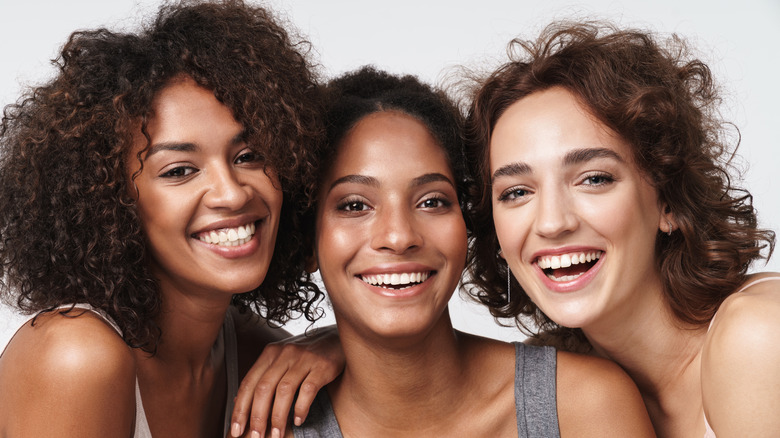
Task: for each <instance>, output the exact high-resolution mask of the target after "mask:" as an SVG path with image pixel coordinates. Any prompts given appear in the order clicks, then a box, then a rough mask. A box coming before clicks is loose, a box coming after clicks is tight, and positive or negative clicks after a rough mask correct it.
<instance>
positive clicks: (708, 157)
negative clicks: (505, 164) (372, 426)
mask: <svg viewBox="0 0 780 438" xmlns="http://www.w3.org/2000/svg"><path fill="white" fill-rule="evenodd" d="M689 52H690V50H689V49H688V47H687V46H686V44H685V42H684V41H683V40H681V39H680V38H678V37H672V38H669V39H666V40H663V41H662V40H659V39H658V38H657V37H655V36H653V35H652V34H649V33H647V32H643V31H638V30H620V29H617V28H616V27H614V26H612V25H610V24H604V23H580V24H572V23H566V22H563V23H553V24H552V25H550V26H548V27H547V28H546V29H545V30H544V31H543V32H542V34H541V36H540V37H539V38H538V39H537V40H536V41H522V40H518V39H516V40H513V41H512V42H511V43H510V45H509V53H510V62H508V63H506V64H504V65H503V66H501V67H500V68H498V69H497V70H496V71H495V72H493V73H492V74H491V75H490V76H489V77H488V78H487V79H485V80H484V81H482V83H481V86H480V87H479V88H478V89H477V90H476V91H475V92H474V95H473V100H472V103H471V107H470V109H469V114H468V117H467V122H466V125H467V127H466V134H465V136H466V147H467V152H466V155H467V162H468V163H469V165H470V171H471V173H472V176H473V178H474V180H475V185H474V190H473V192H472V193H471V194H470V195H471V198H470V202H471V203H472V206H473V208H472V209H471V211H470V215H471V219H472V221H473V235H474V240H473V247H472V251H471V252H470V255H469V261H468V273H469V277H470V280H469V286H470V290H469V292H470V293H471V295H472V296H473V297H475V298H476V299H478V300H479V301H481V302H482V303H484V304H486V305H487V306H489V307H490V308H491V312H492V314H493V315H494V316H496V317H515V318H516V322H517V325H518V327H519V328H521V329H523V330H524V331H525V332H526V333H528V334H533V331H532V330H531V329H530V325H529V324H528V322H529V321H530V322H531V323H532V324H534V325H536V327H537V328H538V329H540V330H541V331H543V332H556V331H557V332H558V333H568V334H571V335H575V337H577V338H579V339H580V340H582V339H584V338H583V337H582V333H581V332H579V331H573V330H568V331H567V329H565V328H561V327H558V326H557V325H556V324H555V323H554V322H553V321H551V320H550V319H549V318H547V316H546V315H544V313H543V312H542V311H541V310H540V309H539V308H538V307H537V306H536V305H535V304H534V303H533V302H531V300H530V298H529V297H528V296H527V295H526V294H525V293H522V294H519V295H521V297H520V298H518V299H514V297H516V296H517V295H518V294H516V293H515V290H520V291H522V288H521V287H520V285H519V284H517V282H516V281H513V284H512V289H513V291H512V296H513V300H512V302H510V303H507V300H506V298H504V297H506V289H507V286H506V275H507V269H508V268H507V265H506V263H503V262H502V261H501V259H500V257H499V256H498V249H499V245H498V239H497V237H496V231H495V227H494V224H493V217H492V207H491V195H490V194H491V189H490V174H489V172H490V170H489V145H490V141H491V133H492V130H493V128H494V126H495V124H496V122H497V120H498V119H499V118H500V117H501V115H502V114H503V112H504V111H505V110H506V109H507V108H508V107H509V106H510V105H512V104H513V103H514V102H517V101H518V100H520V99H522V98H523V97H525V96H528V95H529V94H531V93H535V92H539V91H542V90H545V89H548V88H550V87H564V88H565V89H567V90H568V91H570V92H571V93H573V94H574V95H575V96H577V98H578V99H579V100H580V102H581V103H582V104H583V105H584V106H585V107H586V108H588V109H589V111H590V113H591V114H592V115H593V116H595V117H596V118H597V119H598V120H599V121H601V122H602V123H604V124H605V125H606V126H607V127H609V128H611V129H612V130H613V131H614V132H616V133H618V134H619V135H620V136H621V137H622V138H623V139H624V140H626V141H627V142H628V143H629V144H630V145H631V146H632V152H633V159H634V162H635V163H637V164H638V167H639V169H640V171H641V172H643V173H644V174H645V175H646V176H647V177H648V180H649V181H651V183H652V184H653V186H654V187H655V189H656V190H657V193H658V196H659V200H660V201H661V202H662V203H665V204H666V205H667V206H668V208H669V209H670V210H669V211H670V212H671V214H672V215H673V217H674V219H675V221H676V223H677V225H678V226H679V232H677V233H674V234H673V235H671V236H667V235H666V234H663V233H660V232H659V234H658V236H657V238H656V246H655V255H656V257H655V259H656V263H657V268H658V270H659V272H660V273H661V276H662V280H663V285H664V293H665V297H666V301H667V302H668V305H669V306H670V308H671V310H672V311H673V314H674V315H675V316H676V317H677V318H678V319H679V320H680V321H682V322H684V323H688V324H703V323H706V322H707V321H709V320H710V319H712V317H713V315H714V313H715V312H716V310H717V309H718V307H719V306H720V304H721V303H722V302H723V300H724V299H725V298H726V297H727V296H728V295H730V294H731V293H733V292H734V291H735V289H736V288H737V287H738V285H740V284H741V283H743V282H744V281H745V276H746V273H747V270H748V268H749V265H750V264H751V262H753V261H754V260H756V259H758V258H761V257H762V254H761V252H762V250H763V249H768V254H767V255H766V258H768V257H769V256H771V253H772V251H773V249H774V238H775V236H774V233H773V232H772V231H769V230H761V229H758V227H757V220H756V213H755V211H754V209H753V206H752V197H751V195H750V194H749V193H748V192H747V191H746V190H743V189H740V188H738V187H736V186H734V184H733V182H732V179H731V177H730V176H729V170H732V166H731V165H730V160H731V158H732V157H733V153H734V150H736V145H735V146H734V148H733V149H734V150H731V148H730V147H729V145H728V144H727V142H726V140H725V138H726V137H727V136H726V135H725V125H726V124H725V123H723V122H722V121H721V120H720V119H719V116H718V112H717V105H718V104H719V102H720V100H719V97H718V93H717V90H716V89H715V86H714V85H713V81H712V77H711V74H710V70H709V68H708V67H707V66H706V65H705V64H704V63H703V62H701V61H700V60H697V59H692V58H691V56H690V55H689ZM737 144H738V142H737Z"/></svg>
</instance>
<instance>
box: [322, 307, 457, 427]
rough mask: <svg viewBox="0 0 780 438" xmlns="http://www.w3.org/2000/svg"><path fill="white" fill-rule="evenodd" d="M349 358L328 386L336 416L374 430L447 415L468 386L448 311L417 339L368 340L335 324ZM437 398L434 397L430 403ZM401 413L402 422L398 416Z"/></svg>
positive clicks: (427, 423)
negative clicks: (341, 372) (461, 383)
mask: <svg viewBox="0 0 780 438" xmlns="http://www.w3.org/2000/svg"><path fill="white" fill-rule="evenodd" d="M339 332H340V336H341V339H342V345H343V348H344V354H345V356H346V359H347V366H346V367H345V369H344V373H343V375H342V377H341V378H340V379H339V380H337V381H336V382H334V383H333V384H332V385H331V386H329V388H328V390H329V393H330V395H331V398H332V400H333V406H334V410H336V412H337V415H339V417H340V418H353V419H355V421H356V422H358V421H361V422H364V424H370V425H371V426H370V427H372V428H374V430H384V431H386V432H388V431H398V430H399V428H404V429H407V430H409V431H417V432H419V431H420V430H424V428H425V427H430V425H431V422H432V421H431V419H446V418H447V415H448V413H450V412H452V411H454V409H453V403H455V402H456V401H457V400H464V399H468V397H465V396H464V395H463V394H457V392H458V389H459V388H464V387H466V385H453V382H459V381H463V380H464V378H466V374H467V372H466V371H467V370H466V369H467V366H466V360H465V359H464V357H463V356H464V355H463V354H462V348H461V347H462V346H461V341H460V335H459V334H457V333H456V332H454V330H453V329H452V324H451V322H450V319H449V314H447V313H446V312H445V313H444V314H443V316H442V317H441V318H440V320H439V321H438V323H437V324H436V325H435V326H434V327H433V329H432V330H431V331H430V332H429V333H426V334H425V335H421V336H420V337H418V338H416V339H403V340H398V339H395V340H386V339H384V340H383V339H381V338H372V339H369V338H367V337H365V336H363V335H362V334H361V333H358V331H353V330H350V329H346V330H345V329H342V328H340V329H339ZM432 401H437V402H432ZM399 418H403V419H404V421H398V419H399Z"/></svg>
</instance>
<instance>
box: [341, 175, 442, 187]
mask: <svg viewBox="0 0 780 438" xmlns="http://www.w3.org/2000/svg"><path fill="white" fill-rule="evenodd" d="M437 181H444V182H446V183H448V184H449V185H451V186H453V187H455V184H453V182H452V181H451V180H450V179H449V178H447V177H446V176H445V175H442V174H441V173H426V174H425V175H421V176H418V177H417V178H415V179H413V180H412V182H411V183H410V184H409V185H410V186H411V187H419V186H422V185H425V184H428V183H432V182H437ZM346 183H354V184H363V185H367V186H371V187H379V186H380V184H379V180H378V179H376V178H374V177H373V176H366V175H346V176H342V177H341V178H339V179H337V180H336V181H333V183H332V184H331V185H330V187H329V188H328V190H329V191H330V190H333V188H334V187H336V186H337V185H339V184H346Z"/></svg>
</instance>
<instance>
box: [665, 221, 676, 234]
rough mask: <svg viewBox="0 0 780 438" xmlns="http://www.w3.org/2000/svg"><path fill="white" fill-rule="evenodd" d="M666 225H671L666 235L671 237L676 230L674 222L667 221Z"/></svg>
mask: <svg viewBox="0 0 780 438" xmlns="http://www.w3.org/2000/svg"><path fill="white" fill-rule="evenodd" d="M666 225H669V231H667V232H666V235H668V236H671V235H672V231H674V229H673V228H672V221H670V220H669V219H667V220H666Z"/></svg>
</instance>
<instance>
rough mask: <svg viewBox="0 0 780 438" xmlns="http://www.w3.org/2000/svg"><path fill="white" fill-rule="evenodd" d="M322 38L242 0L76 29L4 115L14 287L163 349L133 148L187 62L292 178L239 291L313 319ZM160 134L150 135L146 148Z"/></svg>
mask: <svg viewBox="0 0 780 438" xmlns="http://www.w3.org/2000/svg"><path fill="white" fill-rule="evenodd" d="M308 47H309V46H308V43H307V42H305V41H300V42H296V41H294V40H293V38H292V36H291V35H290V34H288V32H287V31H286V30H285V29H284V28H283V27H282V25H281V24H280V23H279V22H277V21H276V20H275V19H274V17H272V16H271V14H270V13H269V12H268V11H267V10H265V9H263V8H260V7H254V6H250V5H247V4H244V3H243V2H242V1H240V0H225V1H220V2H182V3H177V4H169V5H164V6H162V7H161V8H160V10H159V12H158V14H157V16H156V19H155V20H154V21H153V22H152V23H150V24H149V25H147V26H145V27H144V28H143V29H141V30H140V31H139V32H137V33H115V32H112V31H110V30H107V29H104V28H101V29H97V30H92V31H78V32H74V33H73V34H72V35H71V36H70V38H69V39H68V41H67V43H66V44H65V45H64V47H63V49H62V52H61V54H60V56H59V58H58V59H57V60H55V61H54V62H55V65H56V66H57V67H58V74H57V76H56V77H55V78H54V79H53V80H52V81H50V82H49V83H48V84H46V85H44V86H41V87H38V88H35V89H33V90H31V91H28V92H27V93H26V95H24V96H23V97H22V98H20V99H19V100H18V101H17V103H16V104H13V105H9V106H8V107H6V108H5V110H4V116H3V120H2V127H1V128H0V147H1V148H2V152H0V154H1V156H0V278H1V281H2V282H1V283H0V286H2V289H0V294H1V295H2V296H3V298H4V299H5V301H8V302H13V303H14V304H15V305H16V306H17V307H19V309H20V310H22V311H24V312H27V313H33V312H43V311H47V310H52V309H54V308H56V307H58V306H62V305H67V304H72V303H88V304H90V305H92V306H94V307H95V308H98V309H102V310H103V311H105V312H106V313H108V315H110V316H111V317H112V318H113V319H114V320H115V321H116V322H117V324H118V325H119V327H120V328H121V329H122V331H123V335H124V339H125V342H127V343H128V344H129V345H131V346H133V347H140V348H143V349H145V350H147V351H154V350H155V348H156V344H157V340H158V339H159V327H158V326H157V325H156V323H155V322H154V320H155V318H156V316H157V315H158V313H159V311H160V302H161V297H160V294H159V292H158V290H157V284H156V281H155V279H154V278H153V276H152V274H151V272H150V268H149V263H148V257H149V255H148V252H147V249H146V244H145V241H144V233H143V230H142V229H141V225H140V220H139V217H138V214H137V211H136V206H135V202H134V200H133V197H132V196H130V195H129V193H130V191H129V190H128V188H129V187H133V186H132V184H133V183H132V180H131V177H128V176H127V175H126V169H128V168H129V166H128V162H130V161H131V160H134V159H135V160H138V161H139V162H141V166H142V169H143V162H142V160H141V157H142V154H143V151H142V152H141V153H139V154H138V155H136V156H132V155H133V154H131V153H129V151H130V150H131V148H132V144H133V134H134V133H135V132H137V130H138V126H139V123H140V126H141V132H143V133H144V135H145V136H146V138H147V142H148V141H149V135H148V133H147V131H146V126H147V122H148V121H149V119H150V118H151V117H153V114H152V113H151V107H152V101H153V99H154V97H155V95H156V94H157V93H158V92H159V91H160V90H161V89H163V88H164V87H166V86H167V84H168V83H169V82H170V81H171V80H172V78H174V77H176V76H181V75H186V76H189V77H191V78H192V79H194V80H195V82H196V83H198V84H199V85H201V86H203V87H205V88H207V89H209V90H212V91H213V93H214V95H215V96H216V98H217V99H218V100H219V101H220V102H221V103H223V104H224V105H225V106H227V107H228V108H229V109H230V110H231V111H232V113H233V116H234V117H235V119H236V120H237V121H238V122H239V123H241V124H242V125H243V126H244V128H245V130H246V133H247V143H248V144H250V145H254V146H253V147H256V148H258V149H260V152H261V153H262V155H263V156H264V157H265V160H266V165H267V166H268V167H269V168H272V169H274V170H275V173H276V174H277V175H278V178H279V181H280V184H281V187H282V189H283V192H284V203H283V205H284V207H283V209H282V216H281V219H280V225H279V238H277V239H276V247H275V248H274V255H273V258H272V261H271V266H270V268H269V270H268V274H267V276H266V278H265V280H264V282H263V283H262V285H261V286H259V287H258V288H257V289H255V290H253V291H250V292H247V293H244V294H237V295H235V296H234V297H233V304H235V305H237V306H238V307H239V308H240V309H241V310H244V311H245V310H247V309H249V308H252V309H253V310H254V311H256V312H258V313H260V314H263V315H264V316H265V317H266V318H267V319H268V320H271V321H275V322H279V323H282V322H284V321H286V320H287V319H288V318H289V317H290V316H291V315H292V312H302V313H304V314H305V315H306V317H307V318H308V319H309V320H312V321H313V320H314V318H315V316H316V313H317V312H316V311H317V308H316V305H315V303H316V302H317V301H318V300H319V298H320V297H321V296H322V294H321V293H320V292H319V290H318V289H317V288H316V286H315V285H314V283H313V282H312V281H311V279H310V278H309V277H308V275H306V274H304V275H301V272H303V268H302V267H303V266H304V264H305V254H304V249H303V244H302V242H303V240H304V238H303V236H304V234H303V228H302V225H301V224H302V222H301V216H300V212H301V211H302V210H303V209H304V207H305V206H306V205H307V202H308V198H309V195H310V193H311V192H313V191H314V189H315V186H316V175H315V173H314V169H315V165H314V164H315V157H316V154H317V148H318V145H319V144H320V143H321V137H322V134H323V130H322V125H321V122H320V120H319V114H318V112H317V104H316V102H317V100H316V90H317V88H316V77H315V74H314V70H313V65H312V63H311V62H310V61H309V60H308ZM148 147H149V144H148V143H147V146H146V148H148Z"/></svg>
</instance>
